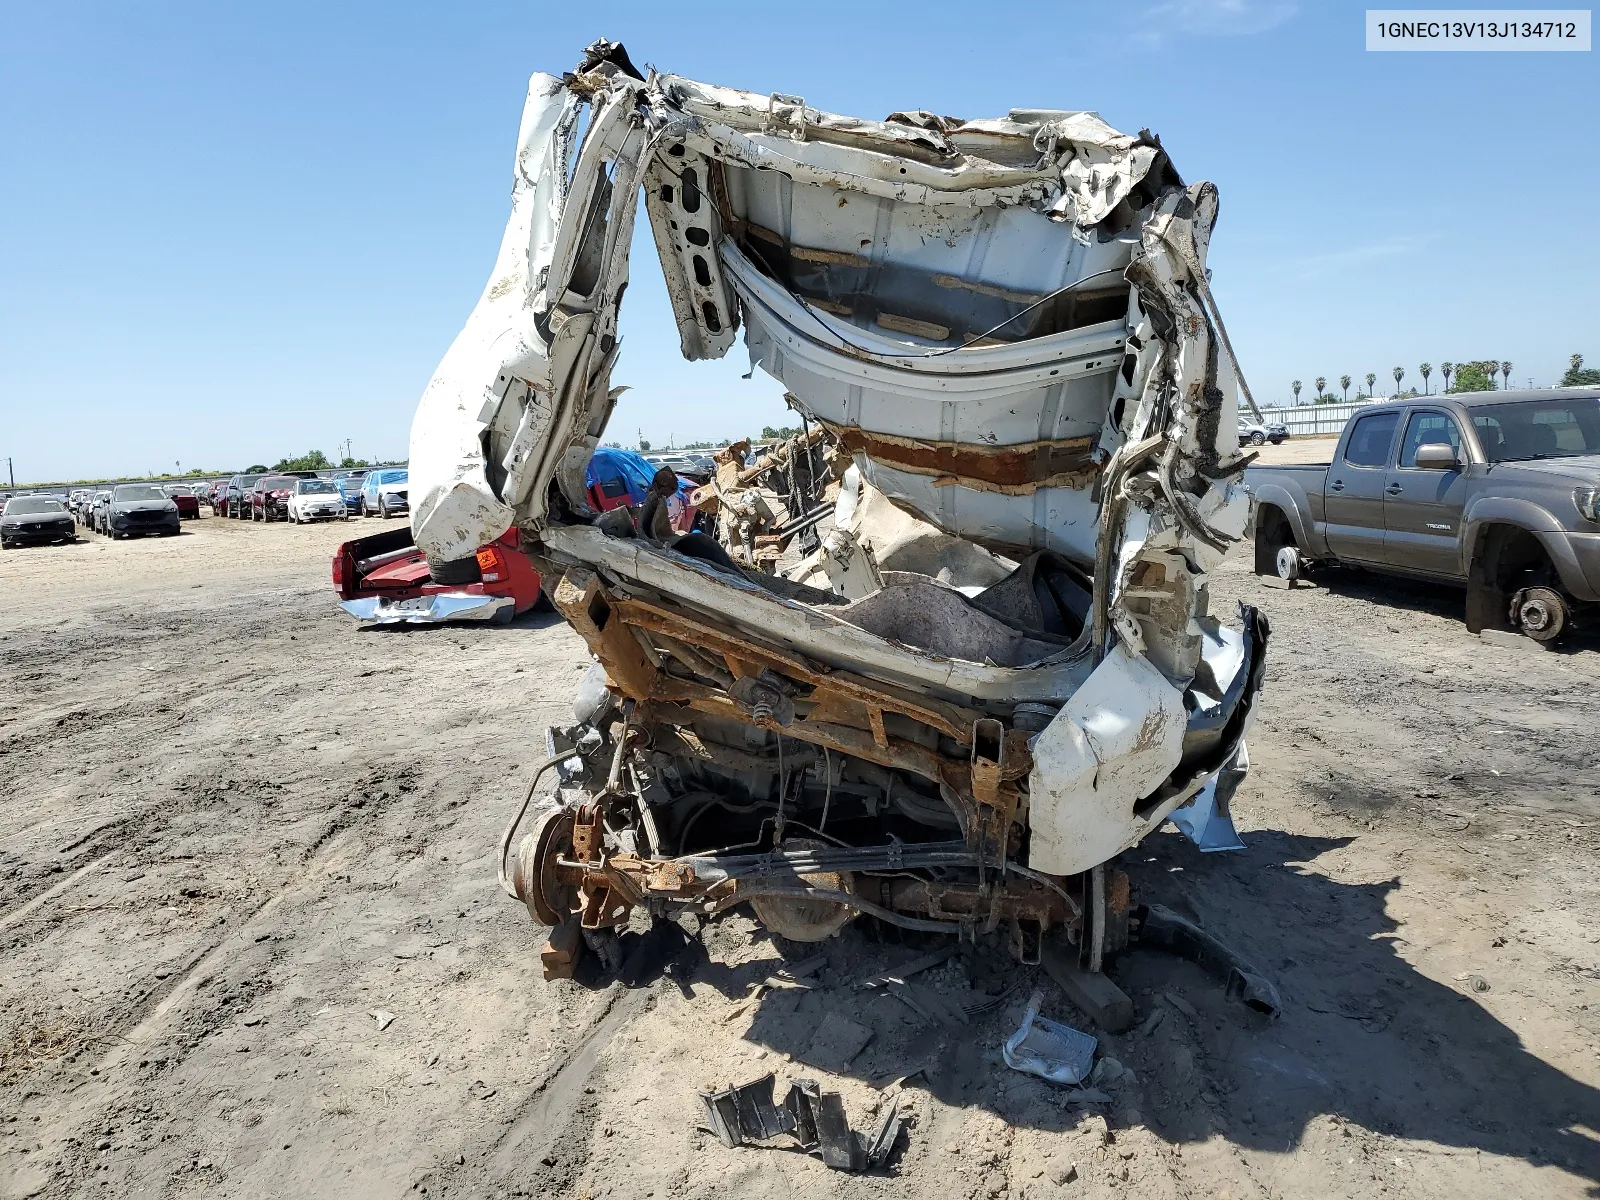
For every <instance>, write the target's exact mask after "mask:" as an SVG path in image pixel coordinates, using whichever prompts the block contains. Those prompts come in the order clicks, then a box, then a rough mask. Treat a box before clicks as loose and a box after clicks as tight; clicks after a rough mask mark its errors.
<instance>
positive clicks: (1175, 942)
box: [1139, 904, 1283, 1020]
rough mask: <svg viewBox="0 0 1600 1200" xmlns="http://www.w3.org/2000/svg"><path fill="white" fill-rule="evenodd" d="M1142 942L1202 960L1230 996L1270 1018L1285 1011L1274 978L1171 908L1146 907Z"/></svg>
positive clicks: (1203, 964)
mask: <svg viewBox="0 0 1600 1200" xmlns="http://www.w3.org/2000/svg"><path fill="white" fill-rule="evenodd" d="M1139 943H1140V945H1144V946H1151V947H1154V948H1155V949H1158V950H1166V951H1168V952H1170V953H1172V954H1176V955H1178V956H1180V957H1182V958H1187V959H1188V960H1189V961H1190V962H1193V963H1197V964H1199V965H1200V966H1201V967H1203V968H1204V969H1205V970H1206V972H1207V973H1208V974H1210V975H1214V976H1216V977H1217V978H1219V979H1221V980H1223V983H1224V988H1225V991H1226V994H1227V996H1228V999H1230V1000H1239V1001H1242V1002H1243V1003H1244V1005H1245V1007H1247V1008H1250V1009H1253V1010H1254V1011H1255V1012H1258V1013H1260V1014H1261V1015H1262V1016H1264V1017H1267V1018H1268V1019H1269V1020H1276V1019H1277V1018H1278V1017H1279V1016H1280V1015H1281V1014H1282V1012H1283V1001H1281V1000H1280V999H1279V998H1278V989H1277V988H1276V987H1275V986H1273V983H1272V981H1271V980H1270V979H1268V978H1267V977H1266V976H1265V975H1263V974H1261V972H1260V971H1258V970H1256V969H1255V967H1253V966H1251V965H1250V964H1249V963H1248V962H1246V961H1245V959H1244V958H1243V957H1242V956H1241V955H1240V954H1239V953H1238V952H1237V951H1235V950H1233V949H1232V948H1231V947H1229V946H1227V945H1226V944H1224V943H1223V942H1222V940H1221V939H1220V938H1217V937H1216V936H1214V935H1213V934H1210V933H1207V932H1206V931H1205V930H1204V929H1201V928H1200V926H1198V925H1196V924H1195V923H1194V922H1193V921H1191V920H1189V919H1188V918H1186V917H1180V916H1179V915H1178V914H1177V913H1175V912H1173V911H1172V910H1171V909H1170V908H1166V907H1163V906H1162V905H1160V904H1152V905H1150V907H1149V908H1147V909H1144V910H1143V911H1142V913H1141V915H1140V919H1139ZM1169 996H1170V993H1169Z"/></svg>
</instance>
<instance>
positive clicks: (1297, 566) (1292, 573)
mask: <svg viewBox="0 0 1600 1200" xmlns="http://www.w3.org/2000/svg"><path fill="white" fill-rule="evenodd" d="M1273 566H1275V567H1276V568H1277V570H1278V578H1279V579H1282V580H1285V581H1287V582H1289V583H1293V582H1294V581H1295V580H1296V579H1299V578H1300V576H1301V573H1302V572H1303V571H1304V569H1305V564H1304V563H1302V562H1301V560H1300V551H1299V550H1298V549H1296V548H1295V547H1293V546H1280V547H1279V548H1278V554H1277V557H1276V558H1275V559H1273Z"/></svg>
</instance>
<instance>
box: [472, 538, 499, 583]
mask: <svg viewBox="0 0 1600 1200" xmlns="http://www.w3.org/2000/svg"><path fill="white" fill-rule="evenodd" d="M478 572H479V573H480V574H481V575H482V576H483V581H484V582H485V583H499V582H500V581H501V580H502V579H504V578H505V560H504V559H503V558H502V557H501V555H500V551H499V550H497V549H495V548H494V547H493V546H485V547H484V548H483V549H482V550H479V551H478Z"/></svg>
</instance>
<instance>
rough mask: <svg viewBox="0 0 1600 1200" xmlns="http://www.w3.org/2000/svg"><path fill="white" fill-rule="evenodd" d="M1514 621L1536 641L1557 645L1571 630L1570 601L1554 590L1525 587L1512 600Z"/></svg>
mask: <svg viewBox="0 0 1600 1200" xmlns="http://www.w3.org/2000/svg"><path fill="white" fill-rule="evenodd" d="M1511 620H1512V623H1513V624H1514V625H1516V627H1517V628H1518V629H1520V630H1521V631H1522V632H1523V633H1524V634H1526V635H1527V636H1528V637H1531V638H1532V639H1533V640H1534V641H1536V642H1553V641H1555V640H1556V639H1557V638H1558V637H1560V636H1561V633H1562V630H1564V629H1566V627H1567V602H1566V601H1565V600H1563V599H1562V598H1561V593H1560V592H1558V591H1556V590H1555V589H1554V588H1547V587H1531V588H1524V589H1523V590H1522V591H1520V592H1518V593H1517V594H1516V595H1515V596H1513V597H1512V598H1511Z"/></svg>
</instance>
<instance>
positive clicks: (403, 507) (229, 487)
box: [4, 467, 410, 546]
mask: <svg viewBox="0 0 1600 1200" xmlns="http://www.w3.org/2000/svg"><path fill="white" fill-rule="evenodd" d="M406 480H407V473H406V471H405V469H404V468H403V467H387V468H380V469H376V470H371V471H365V470H362V471H340V472H338V473H337V474H336V475H334V476H333V477H332V478H331V479H325V478H322V477H320V476H318V475H317V474H316V472H314V471H290V472H278V473H273V474H241V475H234V476H231V477H230V478H228V479H219V480H216V481H215V482H211V483H199V484H188V483H166V484H160V483H122V484H117V485H115V486H113V487H106V488H98V489H96V488H76V489H74V490H73V491H72V492H70V493H69V494H68V495H67V498H66V500H65V501H63V500H61V499H59V498H57V497H53V496H48V497H47V496H19V497H17V498H16V499H17V500H18V501H27V502H28V503H27V504H20V505H19V506H18V513H19V519H18V520H17V521H12V522H9V523H8V524H7V525H6V529H7V530H8V532H6V533H5V536H4V540H5V543H6V545H8V546H9V545H11V544H13V543H17V544H20V543H21V542H22V541H25V540H30V539H33V540H55V539H56V534H55V530H56V526H57V525H63V518H64V529H65V534H66V539H67V540H70V539H71V538H72V537H73V536H75V531H74V530H73V528H72V520H73V519H74V518H76V520H77V522H78V524H80V525H82V526H84V527H85V528H87V529H92V530H93V531H94V532H96V533H99V534H103V535H105V536H106V537H109V538H112V539H114V540H115V539H120V538H124V537H135V536H142V535H145V534H161V535H165V536H172V535H174V534H176V533H177V532H178V530H179V528H180V525H181V522H182V521H183V520H185V519H186V518H191V517H198V516H199V515H200V506H201V505H202V504H208V505H210V506H211V509H212V511H213V512H214V513H216V515H217V516H219V517H233V518H235V519H238V520H255V521H294V522H296V523H306V522H311V521H330V520H342V519H345V518H348V517H351V516H357V515H359V516H364V517H366V516H371V517H394V516H400V515H402V514H405V513H407V512H409V511H410V505H409V499H408V495H407V484H406ZM44 502H48V504H47V505H46V507H49V508H50V512H49V513H45V512H44V511H43V509H42V508H39V506H40V504H42V503H44ZM11 503H12V502H11V501H10V500H7V501H6V505H7V511H9V506H10V504H11ZM36 508H39V512H37V513H35V512H34V509H36ZM24 509H26V510H27V512H28V515H29V516H30V517H31V516H40V517H41V518H44V519H43V521H42V523H41V521H35V520H29V521H27V522H24V521H22V520H21V519H20V516H21V514H22V511H23V510H24ZM25 526H26V528H25ZM41 530H42V531H43V532H41ZM45 534H48V535H49V536H45Z"/></svg>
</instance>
